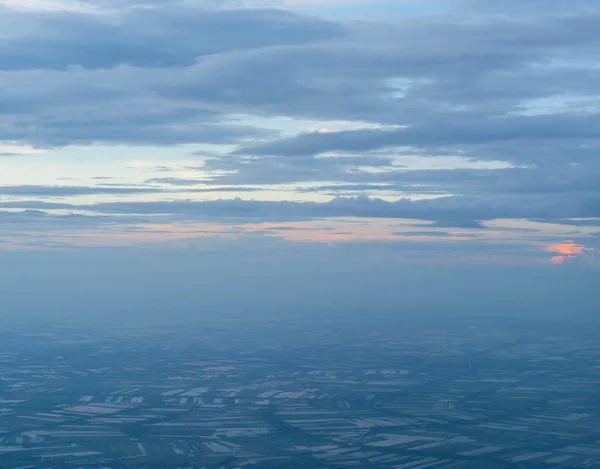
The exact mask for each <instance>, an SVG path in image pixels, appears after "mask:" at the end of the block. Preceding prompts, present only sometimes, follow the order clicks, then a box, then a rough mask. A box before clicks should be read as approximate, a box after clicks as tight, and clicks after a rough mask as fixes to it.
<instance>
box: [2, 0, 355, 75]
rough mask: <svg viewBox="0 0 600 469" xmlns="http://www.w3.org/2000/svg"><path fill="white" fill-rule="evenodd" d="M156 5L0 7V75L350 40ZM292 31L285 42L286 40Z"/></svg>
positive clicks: (169, 61)
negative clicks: (96, 11) (90, 9)
mask: <svg viewBox="0 0 600 469" xmlns="http://www.w3.org/2000/svg"><path fill="white" fill-rule="evenodd" d="M161 3H163V2H160V3H159V2H157V5H155V6H154V7H153V8H133V9H129V10H127V11H125V12H120V13H119V14H112V15H111V14H104V15H93V14H88V13H77V12H64V11H54V12H31V11H29V12H27V13H25V14H24V13H23V12H21V11H14V10H11V9H9V8H6V7H4V8H3V7H0V30H2V31H3V32H5V34H6V33H8V34H7V36H8V37H7V38H5V39H4V40H3V41H2V43H1V44H0V70H35V69H56V70H64V69H66V68H67V67H69V66H80V67H83V68H86V69H100V68H103V69H106V68H111V67H115V66H118V65H124V64H127V65H132V66H136V67H152V68H154V67H182V66H187V65H191V64H193V63H194V62H195V61H196V60H197V59H198V58H199V57H202V56H206V55H213V54H219V53H223V52H227V51H233V50H244V49H256V48H261V47H267V46H274V45H288V44H304V43H306V42H312V41H322V40H327V39H332V38H336V37H339V36H343V35H344V34H345V32H344V27H343V26H342V25H340V24H336V23H333V22H329V21H325V20H318V19H315V18H310V19H309V18H306V17H302V16H299V15H296V14H294V13H291V12H285V11H280V10H260V9H253V10H225V11H219V10H210V9H205V8H193V7H192V8H190V7H186V6H184V5H181V4H180V5H169V4H166V5H165V4H161ZM283 31H285V34H282V32H283Z"/></svg>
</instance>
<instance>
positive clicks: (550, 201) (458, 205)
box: [0, 194, 600, 228]
mask: <svg viewBox="0 0 600 469" xmlns="http://www.w3.org/2000/svg"><path fill="white" fill-rule="evenodd" d="M2 208H13V209H14V208H22V209H35V210H51V209H62V210H69V209H70V210H75V209H78V210H85V211H88V212H96V213H101V214H112V215H133V216H136V215H153V214H160V215H162V216H170V217H172V219H198V220H202V219H215V218H217V219H240V220H269V221H277V220H281V221H284V220H305V219H316V218H329V217H372V218H412V219H423V220H430V221H433V222H435V226H436V227H464V228H481V227H482V226H481V221H485V220H492V219H496V218H531V219H552V220H556V219H564V218H570V217H577V218H598V217H600V197H598V196H596V195H592V196H589V197H588V198H584V199H582V198H581V197H580V196H578V195H577V196H564V195H563V194H559V195H555V196H553V197H548V196H546V195H539V194H528V195H512V194H511V195H503V196H486V197H482V196H478V197H473V196H448V197H442V198H437V199H428V200H409V199H400V200H398V201H396V202H387V201H384V200H381V199H377V198H367V197H346V198H343V197H339V198H335V199H333V200H331V201H330V202H326V203H316V202H279V201H273V202H272V201H260V200H242V199H239V198H236V199H228V200H216V201H155V202H150V201H148V202H133V201H122V202H105V203H97V204H94V205H70V204H52V203H44V202H39V201H24V202H0V209H2Z"/></svg>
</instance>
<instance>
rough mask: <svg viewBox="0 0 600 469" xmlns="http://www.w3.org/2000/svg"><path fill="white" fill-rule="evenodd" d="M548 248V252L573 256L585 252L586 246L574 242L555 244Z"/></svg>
mask: <svg viewBox="0 0 600 469" xmlns="http://www.w3.org/2000/svg"><path fill="white" fill-rule="evenodd" d="M546 250H547V251H548V252H556V253H558V254H562V255H563V256H572V255H576V254H583V251H584V250H585V246H582V245H581V244H574V243H563V244H553V245H551V246H548V247H547V248H546ZM556 257H560V256H556Z"/></svg>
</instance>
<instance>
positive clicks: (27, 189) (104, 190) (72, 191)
mask: <svg viewBox="0 0 600 469" xmlns="http://www.w3.org/2000/svg"><path fill="white" fill-rule="evenodd" d="M157 192H161V189H157V188H153V187H92V186H39V185H38V186H36V185H25V186H0V195H10V196H21V197H69V196H79V195H103V194H111V195H129V194H152V193H157Z"/></svg>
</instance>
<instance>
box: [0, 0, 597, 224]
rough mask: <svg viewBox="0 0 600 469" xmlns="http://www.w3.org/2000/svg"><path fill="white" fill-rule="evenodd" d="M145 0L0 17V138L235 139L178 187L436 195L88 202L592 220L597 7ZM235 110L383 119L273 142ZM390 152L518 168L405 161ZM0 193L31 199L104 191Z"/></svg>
mask: <svg viewBox="0 0 600 469" xmlns="http://www.w3.org/2000/svg"><path fill="white" fill-rule="evenodd" d="M142 3H148V2H142ZM149 3H150V4H152V8H134V6H135V5H134V4H133V3H132V2H128V1H116V2H115V1H108V2H104V3H103V4H102V5H103V7H105V8H117V9H118V10H119V13H118V14H115V13H114V12H113V13H110V14H106V15H97V14H88V13H72V12H71V13H67V12H34V11H16V10H10V9H8V8H6V7H4V8H2V10H1V14H0V30H2V34H3V43H2V45H0V56H1V58H0V102H2V103H3V105H2V107H1V109H0V141H2V140H4V141H11V142H17V143H25V144H29V145H34V146H39V147H53V146H63V145H70V144H92V143H102V144H114V143H123V144H146V145H179V144H186V143H226V144H234V145H237V146H238V148H237V150H235V151H233V152H232V153H231V154H228V155H225V156H222V157H208V156H206V155H204V156H199V157H198V158H199V160H203V161H202V162H203V165H202V166H200V165H201V163H198V165H199V167H200V168H201V169H202V170H203V171H208V172H211V173H212V174H213V175H214V180H213V181H212V182H213V183H218V184H219V185H225V186H226V187H224V188H220V189H210V188H203V187H197V188H192V189H190V190H191V191H196V192H199V193H201V192H216V191H222V192H229V191H230V190H231V191H234V190H235V191H244V192H250V191H254V190H259V189H260V190H264V189H265V188H267V187H268V186H269V185H271V184H281V183H295V182H310V183H311V184H314V186H315V187H318V188H319V190H321V191H330V192H332V193H333V192H336V191H337V192H338V193H339V192H343V191H356V192H359V191H363V192H367V193H371V191H373V190H385V191H399V192H405V191H406V192H420V193H429V194H444V195H450V197H445V198H442V199H439V200H436V201H419V202H410V201H405V200H401V201H398V202H396V203H395V204H390V203H387V202H382V201H374V200H368V199H339V198H338V199H335V200H333V201H332V202H330V203H327V204H312V205H310V204H309V205H298V204H293V203H290V204H291V205H289V206H286V205H269V203H265V204H266V205H261V202H238V201H231V202H228V203H229V205H227V203H226V202H224V201H223V202H219V203H216V204H215V205H210V204H208V205H198V206H197V207H195V206H192V205H181V206H177V205H176V203H174V202H173V203H171V204H170V205H166V206H162V205H156V204H154V203H150V202H149V203H148V205H131V204H129V203H124V204H121V205H118V204H116V205H115V206H110V207H109V206H104V207H103V209H110V210H114V211H115V212H120V211H123V212H126V213H129V212H131V211H132V210H143V211H144V213H151V211H152V210H157V211H158V212H160V213H162V212H161V210H163V209H166V208H167V207H169V210H170V209H173V210H175V212H176V213H180V214H187V215H189V216H196V215H201V214H203V213H208V214H209V215H211V216H218V214H219V213H221V214H222V215H223V216H238V215H240V214H241V216H265V217H267V218H269V217H272V216H275V215H276V216H278V217H279V216H281V214H280V212H279V211H280V210H289V214H290V216H308V217H318V216H335V215H336V214H340V215H349V214H350V215H355V216H392V217H396V216H410V217H414V218H424V219H430V220H434V221H436V222H437V223H440V224H444V223H447V224H449V226H461V225H465V226H466V225H469V224H471V226H475V224H477V223H478V222H477V221H478V220H488V219H491V218H494V217H510V218H514V217H534V218H548V219H556V218H569V217H586V216H597V213H598V209H599V205H600V202H599V200H600V188H599V187H598V186H599V185H598V184H597V181H598V178H599V177H600V162H599V160H598V154H599V151H600V137H599V136H600V88H599V86H598V83H600V66H598V65H599V64H600V47H598V45H599V44H600V8H598V7H596V6H594V5H590V3H589V2H582V1H579V0H575V1H573V2H568V3H567V2H564V1H562V0H558V1H557V2H554V1H552V2H550V0H535V1H532V2H517V1H516V0H508V1H506V2H493V1H492V0H482V1H481V2H479V1H475V0H456V1H452V2H449V4H452V9H451V11H450V12H449V13H448V14H445V15H441V16H437V17H428V18H410V19H409V20H407V19H402V18H399V19H397V20H391V21H389V22H386V23H373V22H359V23H352V24H351V23H341V22H334V21H326V20H322V19H318V18H314V17H304V16H301V15H297V14H293V13H290V12H284V11H277V10H266V9H263V10H243V9H235V10H227V11H219V10H214V9H207V8H198V7H197V6H196V7H188V6H184V5H183V4H181V3H179V2H169V4H168V5H164V4H159V3H157V2H152V1H151V2H149ZM550 5H554V7H550ZM146 6H148V5H146ZM203 6H204V7H206V6H207V4H206V3H204V4H203ZM213 6H214V5H213ZM534 12H535V13H536V14H532V13H534ZM240 113H246V114H251V115H254V116H259V117H274V116H284V117H291V118H303V119H307V118H309V119H319V120H328V119H335V120H361V121H368V122H370V123H372V124H380V126H379V127H378V126H370V127H369V128H366V129H363V130H351V131H341V132H327V133H325V132H318V133H317V132H315V133H305V134H301V135H298V136H295V137H288V138H280V135H279V134H278V133H277V132H273V131H270V130H267V129H261V128H256V127H254V126H252V125H245V124H244V123H243V121H241V123H240V122H238V124H237V125H234V124H233V123H232V121H231V120H228V118H229V117H230V115H231V114H240ZM331 152H336V153H335V154H334V156H331V154H329V155H328V156H327V157H325V158H323V157H318V156H317V155H321V154H323V153H331ZM405 154H410V155H415V154H417V155H428V156H430V157H431V158H432V162H433V161H434V160H435V158H436V157H437V156H447V155H452V156H456V155H460V156H463V157H465V158H468V159H471V160H486V161H489V160H500V161H504V162H508V163H511V164H512V165H513V166H515V167H513V168H509V169H501V170H491V169H486V170H438V169H434V170H429V171H424V170H419V171H406V170H405V168H403V167H402V165H401V163H402V156H403V155H405ZM433 164H434V163H432V165H433ZM152 182H157V183H163V184H170V185H173V186H180V188H181V187H185V185H186V184H187V182H186V181H185V180H181V179H178V178H158V179H155V180H153V181H152ZM236 185H242V186H243V187H242V188H235V186H236ZM250 186H252V187H250ZM4 190H6V191H13V192H12V193H11V194H12V195H21V196H28V197H33V196H38V197H47V196H57V195H61V194H59V192H60V191H63V193H62V195H65V196H67V195H81V194H91V193H102V192H98V191H97V190H95V188H94V189H90V188H83V187H82V188H71V189H66V188H62V189H56V188H53V189H43V188H38V189H34V188H32V187H28V188H26V187H22V188H20V189H19V188H12V189H4ZM92 190H94V192H90V191H92ZM110 190H112V192H110V193H116V192H115V191H116V189H112V188H111V189H110ZM126 190H127V189H126V188H122V191H126ZM131 190H132V191H133V190H134V189H131ZM143 190H144V189H142V188H140V189H139V190H137V189H136V190H135V191H136V192H141V191H143ZM145 190H146V191H148V192H151V191H153V190H159V189H157V188H147V189H145ZM178 190H179V189H178ZM19 191H20V192H19ZM53 191H54V192H53ZM69 191H70V192H69ZM86 191H87V192H86ZM102 191H106V193H109V192H108V191H109V188H108V187H105V188H103V189H102ZM4 193H5V194H8V193H7V192H4ZM121 193H125V192H121ZM165 203H166V204H168V203H167V202H165ZM176 207H178V208H177V209H176ZM192 207H195V208H192ZM194 210H198V211H199V212H194ZM220 211H221V212H220ZM247 214H250V215H247ZM255 214H256V215H255ZM273 214H275V215H273Z"/></svg>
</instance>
